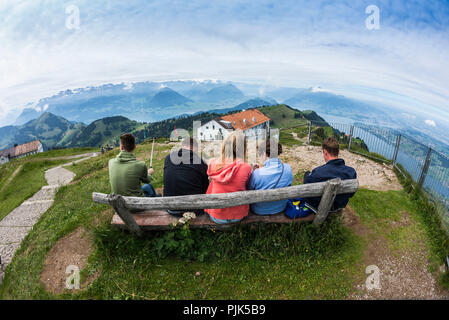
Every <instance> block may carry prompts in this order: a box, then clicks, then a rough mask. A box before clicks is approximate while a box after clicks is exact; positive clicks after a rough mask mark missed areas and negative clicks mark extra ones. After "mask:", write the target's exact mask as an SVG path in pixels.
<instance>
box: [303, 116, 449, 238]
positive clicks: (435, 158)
mask: <svg viewBox="0 0 449 320" xmlns="http://www.w3.org/2000/svg"><path fill="white" fill-rule="evenodd" d="M308 131H309V135H308V139H309V143H311V144H321V142H322V141H323V139H324V138H326V137H329V136H333V137H335V138H336V139H337V140H338V141H339V143H340V146H341V147H342V148H347V149H348V150H350V151H351V152H355V153H358V154H362V155H364V156H367V157H369V158H372V159H374V160H378V161H384V162H389V163H392V164H393V165H394V166H395V167H396V168H397V169H398V170H399V171H400V172H402V173H403V174H404V175H407V174H408V175H409V176H410V177H411V178H412V179H413V181H414V182H415V183H416V185H417V188H419V189H420V190H422V191H423V192H424V193H425V194H426V195H427V196H428V198H429V200H430V201H431V202H432V203H433V204H434V206H435V210H436V213H437V214H438V215H439V216H440V220H441V221H442V225H443V227H444V228H445V230H446V231H447V232H448V234H449V157H448V156H446V155H444V154H441V153H439V152H437V151H435V150H432V148H431V147H429V146H426V145H424V144H422V143H420V142H418V141H416V140H414V139H413V138H410V137H408V136H407V135H404V134H401V133H400V132H398V131H396V130H394V129H391V128H386V127H376V126H373V125H366V124H363V123H354V124H345V123H334V122H319V121H309V128H308ZM404 171H405V172H404Z"/></svg>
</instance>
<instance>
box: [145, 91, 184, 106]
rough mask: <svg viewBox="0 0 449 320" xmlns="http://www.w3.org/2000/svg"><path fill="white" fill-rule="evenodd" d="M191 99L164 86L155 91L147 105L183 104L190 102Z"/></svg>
mask: <svg viewBox="0 0 449 320" xmlns="http://www.w3.org/2000/svg"><path fill="white" fill-rule="evenodd" d="M191 101H192V100H190V99H188V98H186V97H184V96H183V95H181V94H179V93H178V92H176V91H174V90H172V89H170V88H168V87H166V88H163V89H161V90H160V91H159V92H158V93H156V94H155V95H154V96H153V98H151V100H150V102H149V105H150V107H163V108H166V107H170V106H176V105H183V104H187V103H189V102H191Z"/></svg>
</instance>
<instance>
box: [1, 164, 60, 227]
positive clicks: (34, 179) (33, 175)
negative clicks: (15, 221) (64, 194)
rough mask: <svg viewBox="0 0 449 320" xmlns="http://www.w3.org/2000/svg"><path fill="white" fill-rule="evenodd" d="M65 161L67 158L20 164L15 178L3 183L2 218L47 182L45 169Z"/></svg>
mask: <svg viewBox="0 0 449 320" xmlns="http://www.w3.org/2000/svg"><path fill="white" fill-rule="evenodd" d="M64 162H67V160H56V161H49V160H43V161H36V162H25V163H23V164H20V165H21V168H20V169H19V171H18V173H17V175H16V176H15V177H14V179H13V180H12V181H10V182H9V183H8V184H7V185H3V184H2V192H1V194H0V220H1V219H3V218H4V217H5V216H6V215H7V214H8V213H10V212H11V211H12V210H13V209H14V208H16V207H18V206H19V205H20V204H21V203H22V202H23V201H25V200H26V199H28V198H30V197H31V196H32V195H33V194H35V193H36V192H37V191H39V189H40V188H41V187H42V186H44V185H46V184H47V182H46V181H45V177H44V171H45V170H47V169H50V168H51V167H54V166H57V165H59V164H62V163H64ZM5 183H6V181H5Z"/></svg>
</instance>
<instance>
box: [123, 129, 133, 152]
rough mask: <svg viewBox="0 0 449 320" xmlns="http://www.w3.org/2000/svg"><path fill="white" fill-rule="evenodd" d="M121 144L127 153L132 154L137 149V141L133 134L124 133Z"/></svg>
mask: <svg viewBox="0 0 449 320" xmlns="http://www.w3.org/2000/svg"><path fill="white" fill-rule="evenodd" d="M120 143H121V144H122V146H123V148H124V149H125V151H128V152H132V151H133V150H134V149H135V148H136V139H135V138H134V136H133V135H132V134H131V133H124V134H122V135H121V136H120Z"/></svg>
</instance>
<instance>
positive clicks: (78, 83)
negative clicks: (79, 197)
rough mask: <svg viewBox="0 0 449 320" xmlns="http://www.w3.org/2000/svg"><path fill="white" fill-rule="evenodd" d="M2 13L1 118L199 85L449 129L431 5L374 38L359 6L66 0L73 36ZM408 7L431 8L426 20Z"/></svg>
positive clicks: (439, 7)
mask: <svg viewBox="0 0 449 320" xmlns="http://www.w3.org/2000/svg"><path fill="white" fill-rule="evenodd" d="M1 2H2V4H0V43H1V44H2V49H1V51H0V70H1V71H2V73H3V74H0V97H1V100H2V101H0V104H1V105H2V111H1V110H0V118H2V117H6V116H8V114H10V112H11V111H12V110H17V109H20V106H23V105H25V104H26V103H28V102H30V101H37V100H38V99H40V98H42V97H46V96H49V95H52V94H55V93H57V92H58V91H60V90H65V89H67V88H76V87H85V86H94V85H100V84H103V83H107V82H112V83H121V82H126V83H129V82H133V81H141V80H170V79H180V78H183V79H192V78H197V79H221V80H225V81H226V80H234V81H242V82H245V81H247V82H252V83H255V82H256V81H259V83H261V85H263V84H264V83H263V82H267V84H276V85H279V86H297V87H304V88H308V87H312V86H314V85H315V84H317V83H319V84H322V85H323V87H325V88H326V89H327V90H332V92H334V93H340V94H344V95H347V96H351V95H359V96H360V97H361V98H364V99H365V100H376V101H379V102H382V103H384V104H387V105H395V106H403V107H404V108H408V109H407V110H404V111H408V112H410V113H415V112H422V111H425V112H427V113H428V114H426V115H423V117H424V119H426V118H428V117H431V114H436V112H437V114H441V116H442V118H448V119H449V109H448V107H447V106H449V94H448V92H447V88H446V87H445V83H449V68H448V67H447V61H448V60H449V36H448V32H447V30H449V28H448V27H447V25H445V24H444V23H447V21H448V20H447V17H446V16H444V15H445V14H446V13H447V11H448V10H447V6H444V5H443V4H438V3H436V2H435V3H430V4H429V3H427V2H422V3H419V2H413V4H410V5H409V4H408V2H401V1H397V2H396V1H395V6H394V7H392V6H384V8H385V10H384V9H383V8H382V7H381V26H380V27H381V29H380V30H376V31H369V30H367V29H366V28H365V24H364V20H365V18H366V14H365V3H364V2H363V1H360V2H356V1H350V2H349V1H339V2H332V4H323V3H320V2H315V1H311V2H300V1H292V2H288V1H280V2H272V1H267V0H261V1H258V2H245V1H238V2H237V1H229V2H209V1H200V0H191V1H174V2H172V3H170V4H167V2H166V1H157V0H156V1H152V2H151V3H149V2H140V1H139V0H136V1H133V2H129V3H128V2H110V3H109V2H108V3H107V5H106V4H105V2H103V1H87V0H73V1H71V3H74V4H76V5H77V6H78V7H79V8H80V15H81V16H80V18H81V21H80V23H81V24H80V30H77V31H76V32H74V31H71V30H67V29H66V28H65V19H66V13H65V7H64V5H61V4H59V3H53V2H51V1H39V0H34V1H26V0H25V1H19V0H2V1H1ZM130 3H131V4H130ZM414 6H418V7H421V6H424V7H426V6H429V8H430V10H428V11H429V12H430V15H431V16H432V20H430V22H425V21H426V19H424V18H423V17H425V15H426V14H427V12H428V11H426V10H424V9H423V10H418V9H419V8H415V7H414ZM426 9H427V8H426ZM416 16H417V18H416ZM413 17H415V19H416V20H418V21H419V22H420V23H419V24H417V23H416V21H414V20H413V19H414V18H413ZM423 21H424V22H423ZM432 21H435V23H436V24H438V23H440V24H441V26H440V28H439V29H438V28H434V27H433V26H432V23H431V22H432ZM355 87H357V88H358V89H354V88H355ZM360 88H368V89H369V90H360ZM314 90H323V89H317V88H316V89H314Z"/></svg>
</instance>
